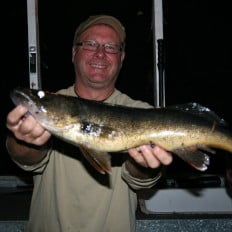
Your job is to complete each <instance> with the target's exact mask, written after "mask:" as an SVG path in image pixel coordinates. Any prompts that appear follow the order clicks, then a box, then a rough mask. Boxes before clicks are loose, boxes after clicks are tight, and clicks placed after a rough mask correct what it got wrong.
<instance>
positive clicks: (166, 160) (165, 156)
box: [128, 145, 173, 168]
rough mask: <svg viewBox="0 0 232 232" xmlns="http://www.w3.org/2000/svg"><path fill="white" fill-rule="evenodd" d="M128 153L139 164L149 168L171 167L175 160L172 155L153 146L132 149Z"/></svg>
mask: <svg viewBox="0 0 232 232" xmlns="http://www.w3.org/2000/svg"><path fill="white" fill-rule="evenodd" d="M128 152H129V155H130V156H131V157H132V158H133V159H134V160H135V161H136V162H137V163H138V164H140V165H141V166H143V167H147V168H148V167H149V168H158V167H159V166H160V165H162V164H163V165H169V164H170V163H171V162H172V159H173V158H172V155H171V153H169V152H167V151H165V150H163V149H162V148H160V147H158V146H152V145H143V146H140V147H138V148H131V149H129V151H128Z"/></svg>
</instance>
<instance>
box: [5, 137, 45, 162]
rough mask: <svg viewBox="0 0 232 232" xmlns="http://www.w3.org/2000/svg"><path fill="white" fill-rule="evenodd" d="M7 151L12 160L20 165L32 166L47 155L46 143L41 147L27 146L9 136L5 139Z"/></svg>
mask: <svg viewBox="0 0 232 232" xmlns="http://www.w3.org/2000/svg"><path fill="white" fill-rule="evenodd" d="M6 147H7V150H8V152H9V154H10V156H11V157H12V159H13V160H15V161H17V162H18V163H20V164H22V165H34V164H37V163H39V162H40V161H41V160H42V159H43V158H44V157H45V156H46V154H47V151H48V149H49V145H48V143H46V144H45V145H42V146H36V145H33V144H28V143H26V142H24V141H21V140H18V139H16V138H15V137H14V136H13V135H9V136H8V137H7V139H6Z"/></svg>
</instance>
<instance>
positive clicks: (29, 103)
mask: <svg viewBox="0 0 232 232" xmlns="http://www.w3.org/2000/svg"><path fill="white" fill-rule="evenodd" d="M55 95H56V94H55V93H49V92H46V91H43V90H36V89H29V88H22V87H18V88H15V89H14V90H13V91H12V92H11V94H10V97H11V99H12V101H13V103H14V104H15V105H22V106H24V107H26V108H27V109H28V112H29V113H30V114H31V115H32V116H33V117H34V118H35V119H36V120H37V121H38V122H40V123H41V124H42V125H43V126H45V127H46V128H48V127H50V128H51V127H54V124H57V125H58V124H60V121H61V119H62V117H61V116H62V115H64V113H63V112H62V111H64V110H63V107H61V105H60V102H59V100H58V99H57V98H55V97H54V96H55ZM64 105H65V104H64Z"/></svg>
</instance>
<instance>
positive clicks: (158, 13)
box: [152, 0, 165, 107]
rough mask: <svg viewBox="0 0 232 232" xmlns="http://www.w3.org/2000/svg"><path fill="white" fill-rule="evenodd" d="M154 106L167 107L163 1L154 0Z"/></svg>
mask: <svg viewBox="0 0 232 232" xmlns="http://www.w3.org/2000/svg"><path fill="white" fill-rule="evenodd" d="M152 25H153V28H152V30H153V54H154V105H155V107H165V75H164V74H165V73H164V62H163V61H164V52H163V47H164V45H163V1H162V0H153V17H152Z"/></svg>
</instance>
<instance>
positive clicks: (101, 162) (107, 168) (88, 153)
mask: <svg viewBox="0 0 232 232" xmlns="http://www.w3.org/2000/svg"><path fill="white" fill-rule="evenodd" d="M80 150H81V152H82V153H83V155H84V156H85V158H86V159H87V160H88V161H89V163H90V164H91V165H92V166H93V167H94V168H95V169H96V170H97V171H99V172H100V173H102V174H105V173H109V174H110V173H111V162H110V156H109V154H108V153H107V152H99V151H96V150H92V149H89V148H88V147H86V146H80Z"/></svg>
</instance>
